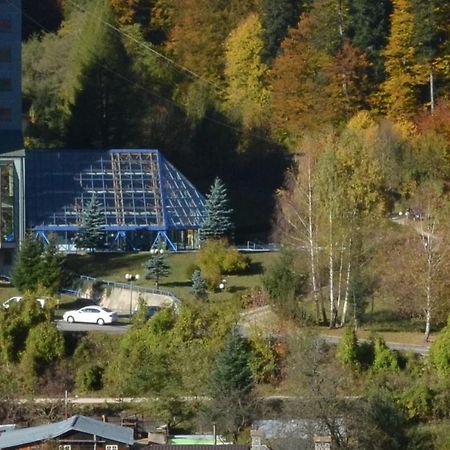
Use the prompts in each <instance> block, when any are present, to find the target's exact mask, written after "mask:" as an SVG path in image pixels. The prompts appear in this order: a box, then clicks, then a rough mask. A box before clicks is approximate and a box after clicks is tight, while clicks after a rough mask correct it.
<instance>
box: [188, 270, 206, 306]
mask: <svg viewBox="0 0 450 450" xmlns="http://www.w3.org/2000/svg"><path fill="white" fill-rule="evenodd" d="M192 293H193V294H194V297H195V298H196V299H197V300H207V299H208V292H207V285H206V281H205V280H204V278H203V277H202V273H201V272H200V270H195V271H194V273H193V274H192Z"/></svg>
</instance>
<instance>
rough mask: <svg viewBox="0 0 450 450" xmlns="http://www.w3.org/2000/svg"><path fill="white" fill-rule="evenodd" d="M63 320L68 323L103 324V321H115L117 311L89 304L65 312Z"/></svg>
mask: <svg viewBox="0 0 450 450" xmlns="http://www.w3.org/2000/svg"><path fill="white" fill-rule="evenodd" d="M63 320H65V321H66V322H69V323H73V322H84V323H97V324H98V325H104V324H105V323H113V322H116V321H117V313H116V312H115V311H112V310H110V309H109V308H103V306H97V305H91V306H85V307H84V308H81V309H78V310H74V311H67V312H65V313H64V315H63Z"/></svg>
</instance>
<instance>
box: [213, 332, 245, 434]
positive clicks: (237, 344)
mask: <svg viewBox="0 0 450 450" xmlns="http://www.w3.org/2000/svg"><path fill="white" fill-rule="evenodd" d="M251 356H252V355H251V349H250V346H249V344H248V342H247V341H246V340H244V339H242V338H241V337H240V336H237V335H230V336H229V337H228V339H227V340H226V341H225V345H224V347H223V349H222V350H221V351H220V353H219V354H218V355H217V358H216V361H215V365H214V367H213V370H212V372H211V378H210V392H211V397H212V400H211V405H210V414H211V416H212V417H213V419H215V420H216V421H217V423H218V424H219V426H220V429H222V430H224V431H225V432H226V433H227V434H228V435H231V436H233V437H234V439H236V436H237V434H238V433H239V431H240V430H241V429H242V427H243V426H245V425H246V424H247V423H248V420H249V418H250V416H251V410H252V409H253V408H252V406H253V405H252V391H253V385H254V380H253V376H252V370H251V366H250V360H251Z"/></svg>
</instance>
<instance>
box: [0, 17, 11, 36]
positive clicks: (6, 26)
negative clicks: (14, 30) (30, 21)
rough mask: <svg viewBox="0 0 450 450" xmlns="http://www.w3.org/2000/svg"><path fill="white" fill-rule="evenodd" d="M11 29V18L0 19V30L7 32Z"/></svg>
mask: <svg viewBox="0 0 450 450" xmlns="http://www.w3.org/2000/svg"><path fill="white" fill-rule="evenodd" d="M10 31H11V19H0V32H2V33H9V32H10Z"/></svg>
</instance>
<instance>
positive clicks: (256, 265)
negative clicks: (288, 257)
mask: <svg viewBox="0 0 450 450" xmlns="http://www.w3.org/2000/svg"><path fill="white" fill-rule="evenodd" d="M250 257H251V260H252V265H251V270H250V272H249V273H248V274H246V275H242V276H237V275H232V276H227V277H226V279H227V289H226V291H225V292H222V293H221V292H216V293H213V294H211V297H213V298H214V299H216V300H220V299H221V298H225V297H228V296H229V295H230V293H232V294H233V293H236V294H237V295H239V294H241V293H243V292H244V291H245V290H247V289H251V288H254V287H256V286H261V275H262V273H263V271H264V268H265V267H268V266H269V265H270V264H271V262H272V261H273V260H274V259H275V258H276V257H277V254H276V253H252V254H250ZM148 258H149V253H146V252H143V253H97V254H89V255H69V257H68V262H67V266H68V268H70V269H71V270H73V271H74V272H77V273H82V274H84V275H90V276H94V277H98V278H100V279H106V280H113V281H120V282H125V274H126V273H134V274H136V273H139V274H140V275H141V279H140V280H139V281H138V282H137V283H136V284H138V285H140V286H148V287H153V286H154V282H153V281H151V280H146V279H145V278H144V277H143V267H142V265H143V264H144V262H145V261H146V260H147V259H148ZM195 258H196V253H194V252H192V253H178V254H170V255H169V258H168V260H169V264H170V266H171V274H170V276H169V277H168V278H166V279H163V280H162V283H161V288H162V289H170V290H171V291H173V292H174V293H175V294H176V295H177V296H178V297H179V298H181V299H183V298H188V297H190V296H191V294H190V290H191V281H190V280H189V279H188V277H187V274H186V273H187V269H188V267H189V265H191V264H192V263H194V262H195ZM13 295H17V291H16V290H15V289H14V288H12V287H0V302H3V301H4V300H6V299H8V298H9V297H11V296H13ZM370 309H371V308H370V305H369V307H368V315H367V316H368V318H369V320H368V321H367V322H366V323H364V324H363V325H362V326H361V329H360V331H359V333H358V334H359V335H360V336H361V337H367V336H368V335H369V334H370V332H371V331H376V332H379V333H381V334H383V335H384V337H385V339H386V340H388V341H394V342H406V343H411V344H420V343H422V342H423V334H422V328H423V324H422V323H421V322H416V321H410V320H405V319H402V318H400V317H399V316H398V315H397V313H396V311H395V307H394V306H393V305H392V304H391V303H390V302H388V301H386V300H383V299H379V300H377V301H376V302H375V304H374V311H373V313H370V312H369V311H370ZM318 330H319V331H320V332H321V333H326V334H333V335H339V334H341V332H342V330H339V329H338V330H329V329H328V328H326V327H318Z"/></svg>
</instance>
